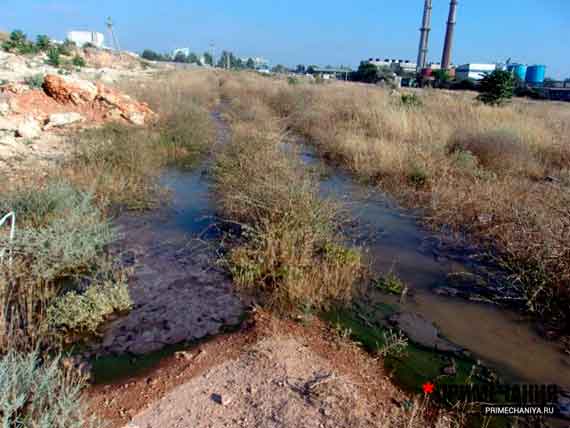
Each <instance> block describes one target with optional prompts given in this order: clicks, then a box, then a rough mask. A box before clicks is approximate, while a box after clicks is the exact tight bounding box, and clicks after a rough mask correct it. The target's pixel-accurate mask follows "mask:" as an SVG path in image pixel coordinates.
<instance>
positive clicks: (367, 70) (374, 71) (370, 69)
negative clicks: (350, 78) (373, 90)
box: [355, 61, 380, 83]
mask: <svg viewBox="0 0 570 428" xmlns="http://www.w3.org/2000/svg"><path fill="white" fill-rule="evenodd" d="M379 79H380V76H379V73H378V67H376V66H375V65H374V64H371V63H369V62H368V61H361V62H360V65H359V66H358V70H357V71H356V73H355V80H357V81H359V82H365V83H376V82H378V80H379Z"/></svg>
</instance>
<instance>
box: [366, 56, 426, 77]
mask: <svg viewBox="0 0 570 428" xmlns="http://www.w3.org/2000/svg"><path fill="white" fill-rule="evenodd" d="M368 62H369V63H370V64H374V65H375V66H376V67H378V68H389V69H390V70H391V71H393V72H394V73H396V74H399V75H400V74H405V73H415V72H416V68H417V64H416V63H415V62H413V61H409V60H403V59H390V58H386V59H381V58H369V59H368Z"/></svg>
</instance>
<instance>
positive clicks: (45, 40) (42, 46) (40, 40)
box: [36, 34, 51, 52]
mask: <svg viewBox="0 0 570 428" xmlns="http://www.w3.org/2000/svg"><path fill="white" fill-rule="evenodd" d="M36 46H37V47H38V49H39V50H41V51H44V52H45V51H47V50H48V49H49V48H50V47H51V40H50V39H49V37H48V36H46V35H43V34H42V35H39V36H38V37H37V39H36Z"/></svg>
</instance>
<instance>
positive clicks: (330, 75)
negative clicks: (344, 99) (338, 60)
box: [309, 67, 352, 80]
mask: <svg viewBox="0 0 570 428" xmlns="http://www.w3.org/2000/svg"><path fill="white" fill-rule="evenodd" d="M309 70H310V73H311V74H312V75H313V76H315V75H316V76H319V77H321V78H323V79H324V80H330V79H339V80H348V77H349V75H350V73H351V72H352V70H350V69H347V68H328V67H325V68H321V67H310V68H309Z"/></svg>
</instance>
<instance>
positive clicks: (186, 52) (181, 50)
mask: <svg viewBox="0 0 570 428" xmlns="http://www.w3.org/2000/svg"><path fill="white" fill-rule="evenodd" d="M179 53H181V54H183V55H184V56H189V55H190V53H191V51H190V48H177V49H174V50H173V51H172V58H176V55H178V54H179Z"/></svg>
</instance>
